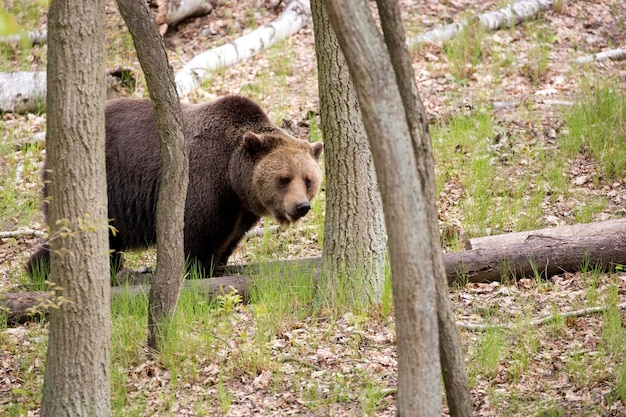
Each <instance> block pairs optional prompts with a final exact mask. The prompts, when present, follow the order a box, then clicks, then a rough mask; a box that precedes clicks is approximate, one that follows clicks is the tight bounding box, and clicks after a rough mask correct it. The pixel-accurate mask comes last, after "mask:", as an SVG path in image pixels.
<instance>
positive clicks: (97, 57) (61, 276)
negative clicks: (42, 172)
mask: <svg viewBox="0 0 626 417" xmlns="http://www.w3.org/2000/svg"><path fill="white" fill-rule="evenodd" d="M105 6H106V5H105V1H103V0H92V1H83V0H78V1H76V0H55V1H52V2H51V3H50V11H49V15H48V16H49V17H48V22H49V35H50V39H49V45H48V100H47V110H48V119H47V124H48V130H47V143H46V148H47V160H48V163H47V167H48V170H49V173H48V180H49V184H48V190H49V195H50V203H49V209H48V223H49V226H50V236H51V239H50V249H51V256H50V277H49V279H50V281H51V282H52V284H53V288H54V289H55V291H56V292H57V293H58V295H62V296H63V297H64V298H65V299H66V300H67V302H66V303H63V304H61V305H60V306H59V308H58V309H52V310H51V311H50V333H49V338H48V353H47V358H46V370H45V375H44V384H43V397H42V401H41V416H55V417H59V416H108V415H109V414H110V399H109V397H110V392H109V391H110V389H109V384H110V382H109V381H110V377H109V362H110V353H109V344H110V340H109V339H110V335H111V323H110V297H109V292H110V282H109V280H110V272H109V259H108V258H109V257H108V250H109V236H108V226H107V224H108V219H107V198H106V196H107V191H106V174H105V169H106V168H105V132H104V102H105V93H106V90H105V64H104V38H105V32H104V25H105V21H106V16H105Z"/></svg>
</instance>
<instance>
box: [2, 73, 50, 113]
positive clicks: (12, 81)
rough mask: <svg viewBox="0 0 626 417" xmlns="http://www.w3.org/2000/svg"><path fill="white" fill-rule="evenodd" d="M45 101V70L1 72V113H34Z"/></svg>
mask: <svg viewBox="0 0 626 417" xmlns="http://www.w3.org/2000/svg"><path fill="white" fill-rule="evenodd" d="M45 102H46V73H45V71H16V72H0V113H4V112H15V113H25V112H30V113H34V112H36V111H37V110H39V109H41V108H43V105H44V104H45Z"/></svg>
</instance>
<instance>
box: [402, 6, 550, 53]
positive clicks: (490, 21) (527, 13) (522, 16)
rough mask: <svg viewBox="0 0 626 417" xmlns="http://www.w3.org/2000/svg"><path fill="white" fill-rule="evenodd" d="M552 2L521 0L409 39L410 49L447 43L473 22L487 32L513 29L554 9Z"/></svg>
mask: <svg viewBox="0 0 626 417" xmlns="http://www.w3.org/2000/svg"><path fill="white" fill-rule="evenodd" d="M552 3H553V1H552V0H521V1H516V2H515V3H513V4H510V5H508V6H505V7H503V8H501V9H499V10H496V11H493V12H487V13H483V14H480V15H477V16H474V17H472V18H471V19H469V20H464V21H461V22H458V23H450V24H449V25H446V26H442V27H439V28H437V29H433V30H431V31H428V32H425V33H420V34H419V35H417V36H414V37H412V38H409V39H407V44H408V46H409V47H410V48H415V47H417V46H419V45H421V44H423V43H427V42H437V41H447V40H449V39H452V38H453V37H455V36H456V35H458V34H459V33H460V32H461V31H462V30H463V28H464V27H466V26H467V25H469V24H470V23H471V22H474V21H477V22H478V24H480V25H481V26H482V27H483V28H484V29H485V30H491V31H493V30H498V29H502V28H506V27H512V26H515V25H518V24H520V23H521V22H523V21H525V20H527V19H530V18H532V17H534V16H536V15H537V13H539V12H540V11H541V10H545V9H548V8H550V7H552Z"/></svg>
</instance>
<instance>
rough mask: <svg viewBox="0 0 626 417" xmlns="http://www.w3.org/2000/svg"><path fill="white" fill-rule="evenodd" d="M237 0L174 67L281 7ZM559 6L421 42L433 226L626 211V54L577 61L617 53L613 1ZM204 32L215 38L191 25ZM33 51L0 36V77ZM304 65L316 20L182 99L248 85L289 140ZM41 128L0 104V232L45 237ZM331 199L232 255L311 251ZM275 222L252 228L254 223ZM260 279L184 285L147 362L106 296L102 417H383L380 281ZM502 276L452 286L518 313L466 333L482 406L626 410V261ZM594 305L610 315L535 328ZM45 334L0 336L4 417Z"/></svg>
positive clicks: (309, 126) (457, 14) (541, 412)
mask: <svg viewBox="0 0 626 417" xmlns="http://www.w3.org/2000/svg"><path fill="white" fill-rule="evenodd" d="M231 3H232V2H231ZM231 3H228V4H227V5H226V6H220V7H219V8H217V9H216V10H214V11H213V12H212V13H211V14H210V15H209V16H206V17H201V18H196V19H192V20H190V21H189V22H186V23H185V24H183V25H181V26H180V27H178V28H175V29H173V30H172V31H171V32H170V33H169V34H168V35H167V36H166V43H167V45H168V51H169V54H170V60H171V62H172V65H173V66H174V69H175V70H176V69H179V68H180V67H181V66H182V64H183V63H184V62H186V61H188V60H189V59H190V57H191V56H193V55H195V54H197V53H198V52H200V51H202V50H205V49H207V48H208V47H210V46H212V45H217V44H221V43H223V42H225V41H228V40H230V39H232V38H234V37H236V36H238V35H239V34H240V33H241V31H242V30H246V29H247V27H248V26H250V25H257V24H263V23H266V22H269V21H271V20H272V19H273V18H275V16H276V15H277V13H278V12H279V10H273V9H271V8H269V9H263V8H256V7H255V6H256V3H255V2H252V1H243V2H237V3H236V4H231ZM555 4H559V5H560V6H558V7H555V9H554V10H549V11H546V12H544V13H542V14H541V15H540V16H538V17H537V18H536V19H531V20H529V21H527V22H525V23H524V24H522V25H519V26H517V27H515V28H511V29H505V30H500V31H497V32H483V31H481V30H480V29H479V28H475V27H470V28H468V29H467V30H466V32H465V33H464V34H462V35H461V36H460V37H459V38H457V39H456V40H454V41H450V42H447V43H445V44H443V45H442V44H436V45H423V46H421V47H420V48H418V49H417V50H415V51H413V54H414V67H415V72H416V76H417V80H418V83H419V88H420V92H421V96H422V100H423V101H424V104H425V107H426V109H427V111H428V114H429V118H430V120H431V135H432V140H433V147H434V150H435V158H436V162H437V189H438V192H439V200H438V207H439V219H440V226H441V228H442V230H443V231H444V232H445V233H444V235H445V236H456V237H462V236H467V237H473V236H481V235H486V234H496V233H503V232H509V231H522V230H528V229H534V228H540V227H548V226H556V225H565V224H574V223H580V222H589V221H599V220H607V219H612V218H621V217H624V214H625V213H626V179H625V177H626V175H625V172H626V166H625V164H626V162H625V161H626V142H625V141H626V140H625V137H626V136H625V135H626V134H625V132H626V102H625V100H626V99H625V98H624V97H625V96H624V79H626V66H625V64H624V62H623V61H622V62H602V63H592V64H586V65H576V64H574V63H573V60H574V59H575V58H577V57H578V56H581V55H584V54H586V53H591V52H597V51H601V50H604V49H607V48H610V47H615V46H619V45H624V43H625V42H626V32H625V31H624V29H623V28H624V26H625V25H626V5H625V4H623V2H619V1H611V0H601V1H595V2H555ZM498 5H499V3H496V2H489V1H480V2H469V1H463V0H462V1H457V2H410V1H403V2H401V7H402V10H403V13H404V17H405V21H406V27H407V31H408V32H409V35H413V34H416V33H418V32H421V31H425V30H430V29H433V28H435V27H437V26H440V25H442V24H444V23H447V22H448V21H449V20H450V19H454V20H458V19H460V18H461V17H462V16H467V12H466V11H467V10H475V11H484V10H493V9H495V8H497V6H498ZM4 7H5V8H6V9H7V10H9V11H10V12H12V13H14V14H15V15H16V16H17V17H18V22H19V23H20V24H22V25H23V27H24V28H25V29H35V28H39V27H40V26H41V25H42V24H43V23H45V20H46V17H45V13H43V12H42V11H41V7H40V5H39V3H38V2H37V1H36V0H33V1H32V2H28V1H26V2H17V1H10V0H9V1H8V2H6V3H5V5H4ZM107 13H108V22H107V24H108V25H107V27H108V28H109V30H110V35H109V40H108V43H107V45H108V49H107V66H108V67H109V68H115V67H121V68H130V69H132V70H133V71H134V76H135V78H136V83H135V87H134V89H133V90H132V91H122V94H125V95H130V96H134V97H141V96H145V95H146V91H145V83H144V81H143V79H142V76H141V75H139V73H140V71H139V69H138V66H137V62H136V61H137V60H136V57H135V56H134V53H133V50H132V42H131V41H130V38H129V36H128V34H127V33H126V32H125V31H124V29H123V25H122V23H121V20H120V18H119V16H118V14H117V10H116V7H115V6H114V4H113V2H110V3H109V4H108V7H107ZM207 28H208V29H210V31H205V32H203V30H204V29H207ZM208 32H210V33H212V35H210V36H205V35H202V33H208ZM478 41H479V42H478ZM45 49H46V46H45V45H38V46H33V47H29V48H24V47H23V46H6V45H1V46H0V55H1V56H2V58H3V59H2V60H0V70H3V71H9V70H18V69H22V70H25V69H31V70H43V69H44V68H45ZM314 65H315V54H314V49H313V37H312V29H311V28H310V27H309V28H307V29H304V30H302V31H301V32H300V33H298V34H297V35H295V36H294V37H293V38H291V39H289V40H287V41H284V42H282V43H281V44H280V45H277V46H275V47H273V48H271V49H270V50H268V51H267V52H265V53H262V54H259V55H258V56H256V57H255V58H253V59H251V60H249V61H246V62H243V63H241V64H239V65H237V66H235V67H233V68H230V69H227V70H222V71H218V72H217V73H215V74H214V76H213V77H212V78H211V79H210V80H209V81H207V82H206V83H205V85H204V86H203V88H201V89H200V90H199V91H197V92H196V93H194V94H193V95H192V96H191V97H189V98H188V99H187V100H188V101H191V102H197V101H202V100H208V99H211V98H213V97H215V96H219V95H223V94H226V93H241V94H245V95H248V96H250V97H252V98H253V99H255V100H257V101H258V102H259V103H261V104H262V106H263V107H264V108H265V109H267V110H268V113H269V115H270V118H272V120H274V121H276V122H277V123H278V124H283V125H284V126H285V127H287V128H289V129H292V130H293V131H294V134H296V135H297V136H300V137H307V136H308V135H313V136H315V135H319V130H318V128H317V124H318V120H317V117H316V116H315V115H316V113H317V111H316V109H317V106H318V100H317V82H316V79H317V77H316V69H315V66H314ZM570 104H572V105H570ZM43 131H45V114H37V115H34V114H31V115H13V114H5V115H2V122H1V123H0V132H2V141H1V142H0V161H1V162H0V229H2V230H13V229H16V228H18V227H32V228H35V229H38V230H44V225H43V219H42V217H41V215H40V214H39V212H38V207H39V203H38V201H39V195H38V192H39V190H40V187H41V183H40V171H41V168H42V161H43V159H44V158H45V146H44V145H43V144H42V143H41V141H40V140H38V138H39V137H40V136H41V133H42V132H43ZM324 202H325V201H324V195H323V193H322V195H321V196H320V198H319V199H318V200H317V202H316V204H315V206H314V210H312V212H311V213H310V215H308V216H307V219H306V220H305V221H304V222H303V223H302V224H300V225H299V226H298V228H296V229H291V230H288V231H286V232H280V233H275V232H270V231H266V232H260V233H258V234H257V235H256V236H255V237H251V238H249V239H247V240H246V241H245V242H243V243H242V245H240V247H239V248H238V249H237V251H236V253H235V255H234V256H233V259H232V260H231V261H232V262H233V263H243V262H259V261H266V260H273V259H286V258H293V257H302V256H310V255H317V254H319V252H320V247H321V244H322V237H323V215H324ZM269 225H271V222H269V221H268V220H264V221H263V224H262V225H261V227H265V226H269ZM38 243H39V240H38V239H35V238H30V237H25V238H18V239H3V240H0V262H1V264H0V274H1V277H0V290H2V291H8V290H17V289H19V288H23V287H24V285H26V284H27V278H26V277H25V275H24V273H23V271H22V264H23V262H24V260H25V259H26V257H27V255H28V254H29V253H32V251H34V249H35V248H36V246H37V244H38ZM457 246H458V245H457V244H456V242H455V241H454V239H451V240H450V241H446V249H447V250H455V248H456V247H457ZM129 255H130V256H129V258H130V259H129V263H130V264H132V265H135V266H136V267H138V268H139V267H144V266H151V265H153V263H154V252H153V251H146V252H143V253H137V254H129ZM272 275H273V274H272V273H271V271H266V272H264V273H262V274H261V278H259V286H258V288H257V289H256V292H255V295H254V297H253V302H252V303H250V304H248V305H241V304H239V303H238V301H239V295H238V294H235V293H231V294H228V295H225V296H223V297H222V298H221V299H219V300H216V301H214V302H208V301H207V300H206V299H205V298H204V297H202V296H201V295H199V293H198V292H196V291H194V290H193V289H192V290H189V291H185V292H183V295H182V298H181V303H180V309H179V312H178V315H177V317H176V319H175V320H174V322H173V324H172V325H173V326H174V327H175V329H176V331H175V332H174V334H175V337H174V338H173V339H172V340H170V341H169V342H168V344H167V346H166V348H165V349H164V352H163V353H162V354H160V355H159V356H158V357H157V358H155V359H153V360H149V359H148V355H147V352H146V351H145V340H146V321H147V320H146V308H147V307H146V300H145V297H143V296H139V297H137V296H130V295H127V296H122V297H119V298H116V299H115V300H114V302H113V308H112V319H113V338H112V367H111V381H112V408H113V414H114V415H120V416H153V415H163V416H166V415H180V416H186V415H196V416H201V415H229V416H238V415H241V416H248V415H277V416H283V415H310V416H319V415H332V416H352V415H380V416H392V415H395V405H394V403H395V386H396V385H395V384H396V370H397V366H396V365H397V363H396V356H395V329H394V320H393V302H392V300H391V295H390V291H389V282H387V290H386V292H385V301H384V302H383V304H382V305H380V306H376V307H374V308H372V307H367V306H359V305H333V306H328V305H324V304H323V303H321V302H319V300H317V299H316V297H315V292H314V289H313V284H312V281H313V280H312V278H311V276H310V274H309V273H307V272H305V271H292V272H290V277H291V279H290V282H289V285H285V284H283V285H282V286H277V285H276V283H275V282H274V281H273V280H272V278H271V276H272ZM506 278H508V279H505V280H504V281H505V282H503V283H497V284H468V285H466V286H464V287H462V288H452V289H451V290H450V296H451V299H452V301H453V308H454V310H455V313H456V315H457V318H458V320H459V321H461V322H465V323H475V322H476V323H487V324H490V323H491V324H499V323H507V324H510V325H511V327H510V328H508V329H506V330H503V329H497V328H493V329H490V330H486V331H482V332H477V331H470V330H467V329H465V328H461V330H460V332H461V338H462V341H463V344H464V348H465V350H466V363H467V369H468V374H469V377H470V385H471V386H470V388H471V395H472V400H473V402H474V406H475V414H476V415H477V416H519V415H530V416H600V415H601V416H621V415H626V406H625V403H626V364H625V363H624V361H623V358H624V357H626V355H625V353H626V352H625V349H626V340H625V337H626V334H625V332H624V328H623V325H622V323H623V312H622V311H621V310H620V309H619V308H618V307H617V305H618V304H620V303H623V302H625V301H626V295H625V291H626V273H625V272H624V270H623V268H622V267H621V266H618V267H617V268H616V271H614V272H613V273H610V274H601V273H599V272H598V271H597V270H595V269H594V266H593V265H586V264H585V262H584V260H581V270H580V272H578V273H575V274H574V273H565V274H562V275H558V276H554V277H551V278H550V279H548V280H540V279H521V280H514V279H513V277H506ZM261 284H263V285H261ZM599 305H604V306H607V307H608V308H607V310H606V311H604V312H601V313H595V314H588V315H583V316H579V317H570V318H567V319H563V318H559V317H558V316H555V318H554V319H553V320H551V321H549V322H548V323H546V324H543V325H541V326H532V325H531V324H530V321H531V320H533V319H536V318H540V317H546V316H549V315H554V314H556V313H558V312H564V311H571V310H577V309H581V308H587V307H593V306H599ZM46 335H47V324H46V323H45V322H41V323H29V324H25V325H21V326H16V327H10V328H0V414H2V415H9V416H13V415H15V416H18V415H19V416H21V415H37V414H38V405H39V401H40V390H41V384H42V380H43V366H44V357H45V350H46V340H47V337H46Z"/></svg>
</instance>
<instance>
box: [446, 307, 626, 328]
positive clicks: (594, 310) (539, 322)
mask: <svg viewBox="0 0 626 417" xmlns="http://www.w3.org/2000/svg"><path fill="white" fill-rule="evenodd" d="M610 307H611V306H598V307H588V308H583V309H580V310H574V311H566V312H565V313H557V314H552V315H550V316H547V317H542V318H539V319H535V320H531V321H530V322H528V325H529V326H540V325H542V324H546V323H549V322H551V321H553V320H554V319H557V318H564V319H565V318H568V317H581V316H588V315H591V314H597V313H602V312H604V311H606V310H608V309H609V308H610ZM617 308H618V309H620V310H624V309H626V303H621V304H617ZM456 325H457V327H460V328H462V329H467V330H471V331H474V332H484V331H487V330H508V329H510V328H512V327H513V324H511V323H496V324H484V323H467V322H457V324H456Z"/></svg>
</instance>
